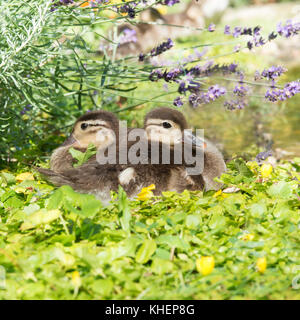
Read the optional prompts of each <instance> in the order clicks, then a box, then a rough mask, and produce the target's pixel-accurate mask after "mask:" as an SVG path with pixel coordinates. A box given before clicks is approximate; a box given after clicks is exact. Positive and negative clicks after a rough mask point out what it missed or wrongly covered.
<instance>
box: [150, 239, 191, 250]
mask: <svg viewBox="0 0 300 320" xmlns="http://www.w3.org/2000/svg"><path fill="white" fill-rule="evenodd" d="M156 242H157V243H158V244H166V245H168V246H169V247H170V248H174V247H175V248H180V249H183V250H189V249H190V245H189V244H187V243H186V242H184V241H183V239H181V238H180V237H178V236H171V235H161V236H159V237H158V238H157V239H156Z"/></svg>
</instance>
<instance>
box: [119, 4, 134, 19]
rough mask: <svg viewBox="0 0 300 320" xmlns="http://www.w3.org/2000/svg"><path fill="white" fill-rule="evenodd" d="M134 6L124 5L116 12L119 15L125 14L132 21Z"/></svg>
mask: <svg viewBox="0 0 300 320" xmlns="http://www.w3.org/2000/svg"><path fill="white" fill-rule="evenodd" d="M134 6H136V4H135V3H130V4H128V3H126V4H124V5H123V6H121V7H119V8H118V11H119V12H121V13H127V14H128V17H129V18H131V19H133V18H134V17H135V9H134Z"/></svg>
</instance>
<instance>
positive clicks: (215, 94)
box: [207, 84, 226, 101]
mask: <svg viewBox="0 0 300 320" xmlns="http://www.w3.org/2000/svg"><path fill="white" fill-rule="evenodd" d="M224 94H226V89H225V88H223V87H220V86H219V85H218V84H216V85H214V86H211V87H209V89H208V91H207V97H208V99H209V100H210V101H214V100H216V99H217V98H219V97H220V96H222V95H224Z"/></svg>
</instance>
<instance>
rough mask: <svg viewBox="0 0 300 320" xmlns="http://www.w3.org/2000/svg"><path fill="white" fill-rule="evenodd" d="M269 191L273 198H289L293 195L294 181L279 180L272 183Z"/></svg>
mask: <svg viewBox="0 0 300 320" xmlns="http://www.w3.org/2000/svg"><path fill="white" fill-rule="evenodd" d="M267 193H268V194H269V195H270V196H271V197H273V198H281V199H288V198H290V197H291V196H292V195H293V183H291V182H285V181H279V182H278V183H275V184H273V185H271V187H269V189H268V190H267Z"/></svg>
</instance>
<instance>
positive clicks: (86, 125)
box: [80, 123, 89, 130]
mask: <svg viewBox="0 0 300 320" xmlns="http://www.w3.org/2000/svg"><path fill="white" fill-rule="evenodd" d="M88 126H89V125H88V124H87V123H82V124H81V126H80V127H81V129H82V130H85V129H86V128H87V127H88Z"/></svg>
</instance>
